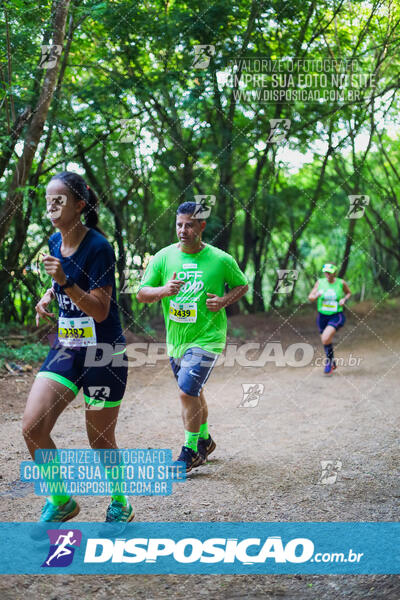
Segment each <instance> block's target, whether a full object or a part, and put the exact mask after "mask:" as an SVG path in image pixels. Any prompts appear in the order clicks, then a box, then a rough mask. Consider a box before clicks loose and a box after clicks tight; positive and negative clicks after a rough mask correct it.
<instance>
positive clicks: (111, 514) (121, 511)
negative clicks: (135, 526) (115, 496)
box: [106, 500, 135, 523]
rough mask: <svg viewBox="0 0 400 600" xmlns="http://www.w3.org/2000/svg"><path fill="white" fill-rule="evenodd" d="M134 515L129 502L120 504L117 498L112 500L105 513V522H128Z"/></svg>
mask: <svg viewBox="0 0 400 600" xmlns="http://www.w3.org/2000/svg"><path fill="white" fill-rule="evenodd" d="M134 516H135V514H134V512H133V508H132V506H131V505H130V504H129V502H128V504H126V505H124V504H122V502H118V500H113V501H112V502H111V503H110V504H109V506H108V508H107V513H106V523H129V521H132V519H133V517H134Z"/></svg>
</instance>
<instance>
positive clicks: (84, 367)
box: [23, 171, 134, 522]
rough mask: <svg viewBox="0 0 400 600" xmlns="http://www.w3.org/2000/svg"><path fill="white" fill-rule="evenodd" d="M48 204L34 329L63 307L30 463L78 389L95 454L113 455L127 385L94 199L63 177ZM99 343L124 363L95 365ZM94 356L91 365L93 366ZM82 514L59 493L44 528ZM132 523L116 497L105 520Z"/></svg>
mask: <svg viewBox="0 0 400 600" xmlns="http://www.w3.org/2000/svg"><path fill="white" fill-rule="evenodd" d="M46 203H47V216H48V217H49V218H50V219H51V222H52V224H53V225H54V226H55V227H56V228H57V229H58V230H59V231H58V232H57V233H54V234H53V235H52V236H51V237H50V239H49V249H50V253H49V254H48V255H46V256H44V258H43V263H44V266H45V269H46V272H47V274H48V275H51V277H52V280H53V284H52V287H51V288H50V289H48V290H47V292H46V293H45V294H44V296H43V297H42V298H41V300H40V301H39V302H38V304H37V305H36V313H37V314H36V324H37V325H38V324H39V319H40V317H42V318H45V319H47V320H50V317H52V316H54V313H50V312H48V305H49V303H50V302H51V300H53V299H56V300H57V302H58V305H59V318H58V335H57V337H56V340H55V343H53V344H52V347H51V349H50V351H49V353H48V355H47V358H46V359H45V361H44V363H43V365H42V367H41V369H40V371H39V373H38V374H37V377H36V379H35V381H34V384H33V386H32V389H31V391H30V394H29V397H28V401H27V404H26V408H25V413H24V417H23V435H24V438H25V442H26V445H27V447H28V449H29V452H30V454H31V456H32V458H33V459H35V454H34V453H35V450H37V449H53V450H54V449H55V448H56V446H55V444H54V442H53V440H52V438H51V431H52V429H53V427H54V425H55V423H56V421H57V419H58V417H59V416H60V414H61V413H62V412H63V410H64V409H65V408H66V407H67V406H68V404H70V402H72V400H73V399H74V398H75V396H76V394H77V393H78V391H79V389H80V388H83V393H84V398H85V406H86V408H87V409H90V410H86V411H85V415H86V430H87V435H88V438H89V443H90V445H91V447H92V448H93V449H96V450H99V449H107V450H108V449H114V448H115V449H116V448H117V445H116V441H115V426H116V423H117V418H118V411H119V406H120V403H121V400H122V397H123V395H124V392H125V387H126V379H127V366H126V359H125V356H124V354H123V352H121V350H122V351H123V349H124V348H125V338H124V336H123V333H122V328H121V323H120V320H119V315H118V308H117V303H116V293H115V276H114V269H115V256H114V251H113V249H112V247H111V245H110V244H109V242H108V241H107V240H106V238H105V236H104V234H103V233H102V232H101V230H100V229H98V227H97V222H98V216H97V198H96V195H95V194H94V192H93V190H92V189H91V188H90V187H89V186H88V185H87V184H86V182H85V180H84V179H83V177H81V176H80V175H77V174H76V173H72V172H68V171H64V172H62V173H58V174H57V175H55V176H54V177H53V178H52V179H51V180H50V182H49V184H48V186H47V190H46ZM82 215H83V216H84V222H82V221H81V217H82ZM99 343H101V344H103V346H102V347H104V344H111V347H112V351H113V352H114V350H117V351H120V352H119V354H120V355H121V353H122V354H123V356H117V357H116V358H117V359H118V360H115V361H113V362H112V363H110V364H107V365H106V366H104V360H103V361H101V365H102V366H96V365H94V364H93V363H94V362H95V359H97V358H101V356H102V350H100V348H99V347H97V344H99ZM89 351H90V352H91V357H92V360H91V362H90V361H89V363H88V361H87V360H86V358H87V354H88V355H89ZM93 357H95V358H93ZM85 360H86V362H85ZM88 364H89V366H88ZM90 365H92V366H90ZM61 483H62V482H61ZM53 489H54V488H53ZM58 489H61V490H63V489H65V488H63V487H60V488H58ZM114 489H115V488H114ZM79 510H80V509H79V505H78V503H77V502H76V501H75V500H74V499H73V498H72V497H71V496H69V495H68V494H66V493H57V494H54V495H51V496H50V497H49V498H47V500H46V503H45V505H44V507H43V510H42V514H41V517H40V521H41V522H49V521H68V520H69V519H71V518H72V517H74V516H76V515H77V514H78V513H79ZM133 516H134V514H133V510H132V506H131V505H130V503H129V501H128V499H127V498H126V496H124V495H113V496H112V498H111V503H110V505H109V506H108V509H107V513H106V521H107V522H124V521H125V522H126V521H131V520H132V519H133Z"/></svg>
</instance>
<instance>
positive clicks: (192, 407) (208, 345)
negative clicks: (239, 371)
mask: <svg viewBox="0 0 400 600" xmlns="http://www.w3.org/2000/svg"><path fill="white" fill-rule="evenodd" d="M197 207H198V205H197V204H196V203H195V202H184V203H183V204H181V205H180V206H179V208H178V210H177V216H176V233H177V236H178V239H179V242H178V243H177V244H171V245H170V246H167V247H165V248H163V249H162V250H160V251H159V252H157V254H156V255H155V256H154V257H153V258H152V260H151V261H150V263H149V265H148V267H147V269H146V272H145V274H144V276H143V279H142V282H141V284H140V288H139V293H138V295H137V298H138V300H139V302H147V303H150V302H156V301H158V300H161V303H162V309H163V313H164V319H165V326H166V333H167V352H168V355H169V357H170V363H171V367H172V371H173V374H174V376H175V378H176V380H177V382H178V386H179V396H180V400H181V405H182V419H183V425H184V428H185V443H184V445H183V446H182V450H181V453H180V455H179V458H178V460H179V461H183V462H185V463H186V471H187V472H190V471H191V470H192V469H193V468H194V467H197V466H199V465H201V464H202V463H204V462H205V461H206V459H207V457H208V456H209V455H210V454H211V452H213V451H214V450H215V447H216V444H215V442H214V440H213V439H212V438H211V436H210V434H209V432H208V421H207V419H208V408H207V403H206V399H205V397H204V392H203V387H204V385H205V383H206V381H207V379H208V378H209V376H210V373H211V371H212V369H213V367H214V365H215V363H216V361H217V358H218V354H221V353H222V351H223V349H224V347H225V343H226V329H227V319H226V312H225V307H226V306H228V305H229V304H232V303H233V302H237V300H239V298H241V297H242V296H243V295H244V294H245V293H246V292H247V290H248V285H247V279H246V277H245V275H244V274H243V273H242V271H241V270H240V269H239V267H238V265H237V263H236V261H235V259H234V258H233V257H232V256H230V255H229V254H227V253H226V252H223V251H222V250H220V249H219V248H216V247H215V246H211V245H210V244H205V243H204V242H202V240H201V236H202V232H203V231H204V228H205V226H206V222H205V220H202V219H200V218H194V216H193V215H194V214H195V213H196V210H197ZM225 284H227V285H228V286H229V288H230V291H229V292H227V293H225Z"/></svg>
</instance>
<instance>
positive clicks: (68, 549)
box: [42, 529, 82, 567]
mask: <svg viewBox="0 0 400 600" xmlns="http://www.w3.org/2000/svg"><path fill="white" fill-rule="evenodd" d="M47 535H48V536H49V540H50V548H49V553H48V555H47V558H46V560H45V561H44V563H43V564H42V567H68V565H70V564H71V563H72V560H73V558H74V553H75V548H78V547H79V546H80V545H81V541H82V533H81V532H80V531H79V529H48V530H47Z"/></svg>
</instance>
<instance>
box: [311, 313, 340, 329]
mask: <svg viewBox="0 0 400 600" xmlns="http://www.w3.org/2000/svg"><path fill="white" fill-rule="evenodd" d="M345 321H346V317H345V316H344V312H337V313H333V315H323V314H322V313H320V312H319V313H318V315H317V325H318V329H319V332H320V333H322V332H323V331H324V329H325V327H327V326H328V325H332V327H334V328H335V329H336V331H337V330H338V329H340V328H341V327H343V325H344V323H345Z"/></svg>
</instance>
